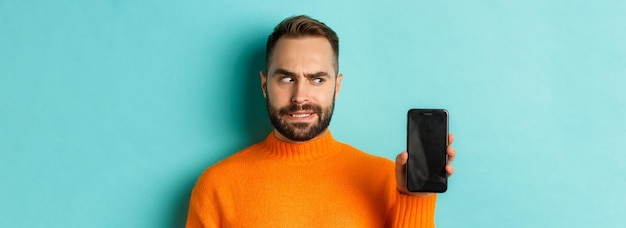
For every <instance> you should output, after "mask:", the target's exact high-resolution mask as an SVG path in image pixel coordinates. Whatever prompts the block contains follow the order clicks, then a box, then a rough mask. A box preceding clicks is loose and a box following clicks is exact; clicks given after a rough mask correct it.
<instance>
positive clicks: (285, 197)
mask: <svg viewBox="0 0 626 228" xmlns="http://www.w3.org/2000/svg"><path fill="white" fill-rule="evenodd" d="M338 41H339V39H338V38H337V35H336V34H335V32H334V31H333V30H332V29H330V28H329V27H327V26H326V25H325V24H323V23H321V22H319V21H317V20H315V19H312V18H309V17H307V16H296V17H291V18H287V19H285V20H284V21H282V22H281V23H280V24H278V25H277V26H276V28H275V29H274V32H273V33H272V34H271V35H270V36H269V38H268V41H267V53H266V61H267V62H266V64H267V74H265V73H264V72H261V73H260V76H261V87H262V89H263V95H264V96H265V98H266V104H267V110H268V113H269V116H270V121H271V122H272V125H274V128H275V130H274V131H273V132H271V133H270V134H269V136H268V137H267V138H266V139H265V140H264V141H262V142H260V143H258V144H255V145H252V146H250V147H248V148H246V149H244V150H243V151H240V152H238V153H236V154H233V155H232V156H230V157H228V158H226V159H225V160H223V161H221V162H219V163H217V164H215V165H214V166H212V167H210V168H209V169H207V170H206V171H205V172H204V173H203V174H202V176H201V177H200V178H199V179H198V182H197V183H196V186H195V187H194V189H193V192H192V195H191V201H190V207H189V216H188V220H187V227H434V211H435V204H436V195H435V194H432V193H411V192H409V191H407V189H406V186H405V171H404V165H405V163H406V160H407V154H406V152H403V153H401V154H400V155H398V157H397V158H396V164H395V165H394V164H393V162H391V161H389V160H387V159H384V158H380V157H376V156H373V155H369V154H366V153H363V152H361V151H359V150H358V149H356V148H354V147H351V146H349V145H346V144H343V143H340V142H338V141H336V140H335V139H334V138H333V136H332V135H331V133H330V132H329V130H328V125H329V124H330V119H331V116H332V113H333V107H334V101H335V99H336V98H337V95H338V94H339V90H340V89H341V80H342V78H343V75H342V74H338V49H339V45H338ZM452 140H453V137H452V136H451V137H450V143H452ZM448 155H449V158H450V162H451V161H452V159H453V158H454V156H455V151H454V149H453V148H452V147H448ZM446 169H447V171H448V174H449V175H451V174H452V172H453V167H452V166H447V167H446Z"/></svg>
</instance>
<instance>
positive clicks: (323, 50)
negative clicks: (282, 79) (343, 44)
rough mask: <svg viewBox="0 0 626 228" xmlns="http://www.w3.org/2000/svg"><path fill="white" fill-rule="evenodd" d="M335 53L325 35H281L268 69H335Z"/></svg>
mask: <svg viewBox="0 0 626 228" xmlns="http://www.w3.org/2000/svg"><path fill="white" fill-rule="evenodd" d="M333 64H334V54H333V50H332V47H331V45H330V42H328V40H327V39H326V38H324V37H313V36H305V37H281V38H280V39H279V40H278V42H276V46H275V47H274V51H273V53H272V56H271V61H270V65H269V68H270V69H268V70H269V71H272V69H276V68H283V69H290V70H294V71H304V70H313V71H320V70H324V71H329V73H331V72H330V71H333Z"/></svg>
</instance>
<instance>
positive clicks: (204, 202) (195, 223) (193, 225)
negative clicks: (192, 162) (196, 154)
mask: <svg viewBox="0 0 626 228" xmlns="http://www.w3.org/2000/svg"><path fill="white" fill-rule="evenodd" d="M204 178H206V176H205V175H203V176H202V177H200V179H199V180H198V182H197V183H196V186H195V187H194V188H193V190H192V192H191V199H190V200H189V211H188V214H187V225H186V227H187V228H206V227H219V226H220V225H219V223H220V221H219V215H218V211H219V210H218V208H216V204H217V202H215V200H214V199H215V198H216V197H215V194H214V191H212V190H211V188H209V187H208V186H207V184H206V183H205V179H204Z"/></svg>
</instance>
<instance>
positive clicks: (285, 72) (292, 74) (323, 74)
mask: <svg viewBox="0 0 626 228" xmlns="http://www.w3.org/2000/svg"><path fill="white" fill-rule="evenodd" d="M278 74H282V75H286V76H290V77H296V76H297V75H298V74H296V73H295V72H291V71H288V70H285V69H281V68H278V69H276V70H275V71H274V74H272V75H278ZM304 76H305V77H307V78H318V77H328V73H326V72H323V71H320V72H316V73H308V74H304Z"/></svg>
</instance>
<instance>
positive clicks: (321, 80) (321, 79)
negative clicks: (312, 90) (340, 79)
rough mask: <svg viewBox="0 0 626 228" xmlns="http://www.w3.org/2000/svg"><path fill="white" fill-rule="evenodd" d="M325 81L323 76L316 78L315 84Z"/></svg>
mask: <svg viewBox="0 0 626 228" xmlns="http://www.w3.org/2000/svg"><path fill="white" fill-rule="evenodd" d="M324 81H325V80H324V79H323V78H315V79H313V84H322V83H324Z"/></svg>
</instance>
